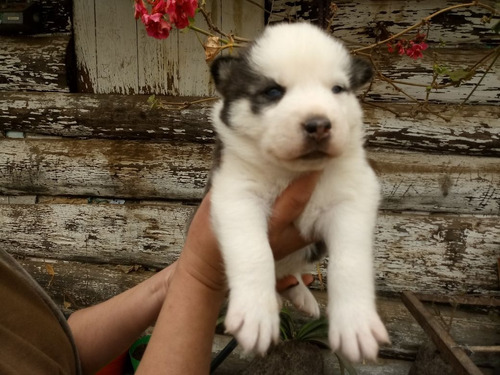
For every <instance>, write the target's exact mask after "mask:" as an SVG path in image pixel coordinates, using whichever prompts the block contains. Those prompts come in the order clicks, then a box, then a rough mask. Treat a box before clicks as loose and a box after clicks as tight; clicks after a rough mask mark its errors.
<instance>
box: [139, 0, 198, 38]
mask: <svg viewBox="0 0 500 375" xmlns="http://www.w3.org/2000/svg"><path fill="white" fill-rule="evenodd" d="M146 1H147V3H148V4H149V5H150V6H151V12H149V11H148V9H147V8H146V6H145V4H144V1H143V0H135V19H139V18H140V19H141V21H142V23H143V24H144V26H146V31H147V33H148V35H149V36H152V37H153V38H156V39H165V38H168V36H169V35H170V31H171V30H172V27H173V26H175V27H177V28H178V29H184V28H185V27H187V26H189V19H191V18H193V17H194V15H195V12H196V9H197V8H198V0H146Z"/></svg>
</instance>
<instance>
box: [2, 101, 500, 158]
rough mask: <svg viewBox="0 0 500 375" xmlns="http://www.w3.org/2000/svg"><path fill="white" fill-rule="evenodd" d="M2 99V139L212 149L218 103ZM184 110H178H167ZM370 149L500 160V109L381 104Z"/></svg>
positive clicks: (375, 110)
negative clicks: (21, 135) (163, 142)
mask: <svg viewBox="0 0 500 375" xmlns="http://www.w3.org/2000/svg"><path fill="white" fill-rule="evenodd" d="M157 99H158V101H159V102H160V103H164V105H163V106H164V108H161V109H151V107H150V105H149V104H148V96H143V95H133V96H130V95H126V96H123V95H92V94H65V93H16V92H0V132H2V131H3V132H5V131H9V130H15V131H22V132H29V133H38V134H47V135H55V136H64V137H94V138H126V139H149V140H150V139H157V140H158V139H168V140H172V141H185V142H197V143H206V142H209V143H212V142H213V141H214V133H213V131H212V127H211V125H210V108H211V106H212V105H213V101H210V100H208V101H205V102H201V103H198V104H193V105H190V106H184V107H183V106H182V103H189V102H193V101H196V100H197V99H199V98H196V97H172V96H162V97H157ZM168 103H177V104H175V105H174V104H172V105H170V104H168ZM364 109H365V122H366V128H367V143H368V145H369V146H374V147H385V148H402V149H404V150H419V151H432V152H439V153H461V154H468V155H481V156H500V106H464V107H462V108H461V109H460V110H459V111H458V112H457V110H458V109H457V108H456V107H453V106H450V107H446V106H442V105H430V106H429V110H430V111H432V112H435V113H439V114H441V115H443V116H445V117H451V118H452V120H451V121H449V122H447V121H445V120H443V119H441V118H439V117H436V116H434V115H430V114H429V113H426V112H425V111H423V112H422V111H419V108H418V107H417V106H413V105H408V104H396V103H380V105H379V106H377V107H375V106H372V105H369V104H366V105H365V106H364Z"/></svg>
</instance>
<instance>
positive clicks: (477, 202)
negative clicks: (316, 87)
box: [0, 138, 500, 214]
mask: <svg viewBox="0 0 500 375" xmlns="http://www.w3.org/2000/svg"><path fill="white" fill-rule="evenodd" d="M212 153H213V145H211V144H199V143H167V142H153V141H151V142H140V141H118V140H95V139H89V140H72V139H31V138H28V139H3V140H2V139H0V193H1V194H6V195H52V196H57V195H64V196H85V197H86V196H93V197H115V198H119V197H121V198H131V199H148V198H156V199H177V200H188V201H189V200H195V199H200V198H201V197H202V196H203V192H204V189H205V184H206V180H207V176H208V173H209V170H210V168H211V160H212ZM369 158H370V160H371V163H372V165H373V167H374V169H375V171H376V172H377V173H378V175H379V179H380V181H381V184H382V197H383V201H382V208H384V209H390V210H412V211H427V212H452V213H473V214H498V213H499V212H500V205H499V202H500V190H499V189H498V186H499V185H500V163H499V159H498V158H492V157H489V158H486V157H465V156H457V155H429V154H425V153H413V152H403V151H398V152H395V151H389V152H388V151H383V150H375V149H371V150H370V152H369Z"/></svg>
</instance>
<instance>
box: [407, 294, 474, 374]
mask: <svg viewBox="0 0 500 375" xmlns="http://www.w3.org/2000/svg"><path fill="white" fill-rule="evenodd" d="M403 302H404V303H405V305H406V307H407V308H408V309H409V310H410V312H411V313H412V314H413V316H414V317H415V319H416V320H417V321H418V322H419V323H420V325H421V326H422V328H423V329H424V330H425V331H426V332H427V334H428V335H429V336H430V337H431V339H432V341H433V342H434V344H435V345H436V346H437V348H438V350H439V352H440V353H441V355H442V356H443V357H444V359H446V361H447V362H448V363H450V364H451V365H452V367H453V369H454V371H455V372H456V373H457V374H458V375H483V373H482V372H481V371H480V370H479V369H478V368H477V366H476V365H475V364H474V362H472V360H471V359H470V358H469V357H468V356H467V354H466V353H465V352H464V350H463V349H461V348H460V347H458V346H457V343H456V342H455V340H454V339H453V338H452V337H451V335H450V334H449V333H448V331H447V330H446V329H445V328H444V327H443V325H442V324H441V323H440V322H439V321H438V320H437V319H436V318H435V317H434V316H433V315H432V314H431V313H430V312H429V311H428V310H427V309H426V308H425V306H424V305H423V304H422V302H420V301H419V300H418V299H417V298H416V297H415V296H414V295H413V293H411V292H404V293H403Z"/></svg>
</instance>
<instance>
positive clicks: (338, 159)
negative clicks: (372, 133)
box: [212, 23, 389, 361]
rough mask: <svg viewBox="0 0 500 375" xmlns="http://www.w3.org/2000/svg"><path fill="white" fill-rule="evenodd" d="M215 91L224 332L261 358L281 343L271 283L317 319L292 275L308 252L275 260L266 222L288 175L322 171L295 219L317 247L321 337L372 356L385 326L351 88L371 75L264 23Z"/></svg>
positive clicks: (354, 62)
mask: <svg viewBox="0 0 500 375" xmlns="http://www.w3.org/2000/svg"><path fill="white" fill-rule="evenodd" d="M212 75H213V78H214V81H215V84H216V88H217V91H218V92H219V94H220V95H221V96H222V100H221V101H219V102H218V103H217V104H216V105H215V107H214V109H213V123H214V126H215V129H216V132H217V134H218V137H219V139H220V141H221V143H222V150H221V161H220V165H219V166H218V168H217V169H216V170H215V171H214V173H213V176H212V220H213V227H214V230H215V232H216V235H217V237H218V240H219V243H220V248H221V251H222V254H223V259H224V262H225V268H226V273H227V279H228V284H229V288H230V295H229V307H228V311H227V316H226V320H225V325H226V329H227V331H228V332H230V333H232V334H234V336H235V337H236V339H237V340H238V343H239V344H240V345H242V347H243V348H244V349H245V350H246V351H255V352H258V353H264V352H265V351H266V350H267V349H268V347H269V346H270V344H271V343H272V342H276V341H277V340H278V338H279V309H280V301H279V296H278V295H277V294H276V291H275V284H276V278H277V277H281V276H284V275H288V274H292V275H295V276H296V277H297V280H298V281H299V285H298V286H296V287H293V288H292V289H291V290H289V291H287V293H286V295H285V297H286V298H288V299H290V300H291V301H292V303H294V304H295V305H296V306H297V307H298V308H300V309H302V310H303V311H305V312H307V313H309V314H311V315H313V316H318V315H319V308H318V304H317V302H316V300H315V298H314V297H313V295H312V294H311V292H310V291H309V289H308V288H307V287H306V286H305V285H304V284H303V283H302V281H301V280H302V278H301V277H300V275H301V273H303V272H304V271H305V270H306V268H305V266H307V265H308V260H309V259H311V254H310V253H311V248H310V247H309V248H305V249H303V250H300V251H298V252H296V253H294V254H293V255H291V256H288V257H287V258H285V259H283V260H281V261H279V262H276V263H275V262H274V260H273V254H272V251H271V248H270V246H269V241H268V236H267V219H268V216H269V213H270V208H271V206H272V204H273V202H274V201H275V199H276V198H277V196H278V195H279V194H280V193H281V192H282V191H283V190H284V189H285V188H286V187H287V186H288V185H289V184H290V182H291V181H292V180H294V179H295V178H297V177H298V176H300V175H301V174H304V173H306V172H308V171H316V170H321V171H322V173H321V177H320V180H319V182H318V184H317V186H316V188H315V191H314V193H313V195H312V197H311V199H310V201H309V203H308V204H307V207H306V209H305V211H304V212H303V214H302V215H301V217H300V218H299V220H298V222H297V223H296V225H297V227H298V228H299V229H300V231H301V233H302V234H303V235H304V236H305V237H306V238H315V239H318V240H321V241H323V242H324V243H325V244H326V248H327V252H328V255H329V256H330V261H329V266H328V296H329V303H328V318H329V327H330V328H329V341H330V345H331V348H332V350H334V351H335V350H340V351H341V352H342V353H343V354H344V355H345V356H346V357H347V358H348V359H350V360H352V361H359V360H362V359H375V358H376V357H377V353H378V345H379V343H383V342H388V341H389V338H388V334H387V331H386V329H385V327H384V325H383V323H382V321H381V320H380V318H379V316H378V314H377V311H376V306H375V291H374V275H373V260H372V258H373V255H372V241H373V239H372V237H373V231H374V226H375V220H376V215H377V209H378V203H379V185H378V182H377V178H376V176H375V174H374V172H373V171H372V169H371V168H370V166H369V165H368V163H367V159H366V156H365V151H364V149H363V142H364V130H363V122H362V111H361V107H360V105H359V103H358V101H357V99H356V96H355V94H354V90H356V89H357V88H359V87H360V86H362V85H363V84H365V83H366V82H367V81H369V80H370V79H371V75H372V72H371V68H370V66H369V64H368V63H366V62H364V61H363V60H361V59H358V58H356V57H352V56H351V55H350V54H349V52H348V51H347V49H346V48H345V47H344V46H343V45H342V44H341V43H340V42H338V41H337V40H335V39H334V38H332V37H331V36H329V35H327V34H326V33H324V32H323V31H322V30H320V29H319V28H317V27H315V26H312V25H310V24H306V23H299V24H280V25H277V26H273V27H269V28H267V29H266V30H265V32H264V33H263V34H262V35H261V36H260V38H258V39H257V40H256V41H255V42H254V43H253V44H251V46H250V47H249V48H248V49H247V50H245V51H244V52H243V53H242V54H241V55H239V56H238V57H220V58H218V59H217V60H216V61H214V63H213V65H212Z"/></svg>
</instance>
